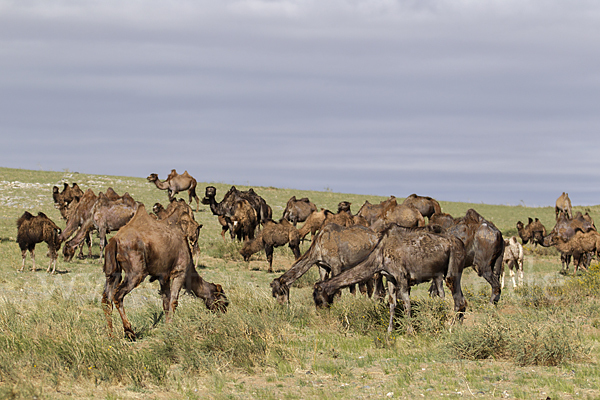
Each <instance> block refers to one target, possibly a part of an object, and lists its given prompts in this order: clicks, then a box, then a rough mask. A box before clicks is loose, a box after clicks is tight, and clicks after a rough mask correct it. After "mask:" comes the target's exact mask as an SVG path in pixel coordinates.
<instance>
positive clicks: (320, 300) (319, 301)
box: [313, 282, 333, 308]
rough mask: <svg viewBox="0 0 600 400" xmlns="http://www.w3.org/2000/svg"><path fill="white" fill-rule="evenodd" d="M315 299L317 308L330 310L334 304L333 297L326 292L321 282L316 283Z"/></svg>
mask: <svg viewBox="0 0 600 400" xmlns="http://www.w3.org/2000/svg"><path fill="white" fill-rule="evenodd" d="M313 299H314V301H315V306H316V307H317V308H328V307H329V306H331V303H333V296H330V295H328V294H327V292H325V289H323V287H322V286H321V282H317V283H315V286H314V290H313Z"/></svg>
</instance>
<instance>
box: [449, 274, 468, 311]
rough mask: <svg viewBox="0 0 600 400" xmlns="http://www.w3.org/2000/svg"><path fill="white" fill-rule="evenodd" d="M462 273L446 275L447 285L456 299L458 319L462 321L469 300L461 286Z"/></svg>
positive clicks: (455, 309) (455, 307)
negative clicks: (466, 298)
mask: <svg viewBox="0 0 600 400" xmlns="http://www.w3.org/2000/svg"><path fill="white" fill-rule="evenodd" d="M461 277H462V275H461V274H456V275H453V276H448V277H446V286H448V289H449V290H450V292H451V293H452V298H453V299H454V312H456V313H458V317H457V319H458V321H459V322H462V320H463V318H464V315H465V311H466V310H467V301H466V300H465V297H464V295H463V292H462V288H461V286H460V281H461Z"/></svg>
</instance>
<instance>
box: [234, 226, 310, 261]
mask: <svg viewBox="0 0 600 400" xmlns="http://www.w3.org/2000/svg"><path fill="white" fill-rule="evenodd" d="M286 244H289V246H290V249H292V252H293V253H294V256H295V257H296V260H297V259H298V258H300V235H299V234H298V230H297V229H296V228H295V227H294V225H292V224H291V223H290V222H289V221H288V220H286V219H283V220H281V221H280V222H279V223H277V222H275V221H273V220H270V221H267V222H266V223H265V225H264V227H263V229H262V230H261V231H260V232H259V234H258V235H257V236H256V238H254V239H252V240H247V241H245V242H244V245H243V246H242V248H241V249H240V254H241V255H242V256H243V257H244V261H249V260H250V256H251V255H252V254H254V253H258V252H259V251H261V250H264V251H265V253H266V255H267V261H268V262H269V270H268V272H273V249H274V248H275V247H280V246H284V245H286Z"/></svg>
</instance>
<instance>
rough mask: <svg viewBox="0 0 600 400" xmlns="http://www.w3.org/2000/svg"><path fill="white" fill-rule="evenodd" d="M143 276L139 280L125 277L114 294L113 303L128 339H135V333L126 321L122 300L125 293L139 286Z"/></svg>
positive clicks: (127, 320)
mask: <svg viewBox="0 0 600 400" xmlns="http://www.w3.org/2000/svg"><path fill="white" fill-rule="evenodd" d="M144 278H145V276H144V277H142V278H141V279H140V277H139V276H138V277H134V278H132V277H130V276H126V277H125V280H123V282H121V284H120V285H119V287H117V290H116V291H115V294H114V303H115V307H116V308H117V311H118V312H119V315H120V316H121V321H122V322H123V330H124V331H125V335H127V336H128V337H129V338H130V339H135V333H134V332H133V329H132V328H131V323H130V322H129V319H127V315H125V307H124V306H123V298H124V297H125V295H127V293H129V292H131V291H132V290H133V289H134V288H135V287H136V286H137V285H139V284H140V283H141V282H142V281H143V280H144Z"/></svg>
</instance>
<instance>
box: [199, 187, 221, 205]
mask: <svg viewBox="0 0 600 400" xmlns="http://www.w3.org/2000/svg"><path fill="white" fill-rule="evenodd" d="M216 195H217V188H216V187H214V186H207V187H206V189H204V198H203V199H202V200H201V201H200V202H201V203H202V204H205V205H206V204H210V202H211V200H214V198H215V196H216Z"/></svg>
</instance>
